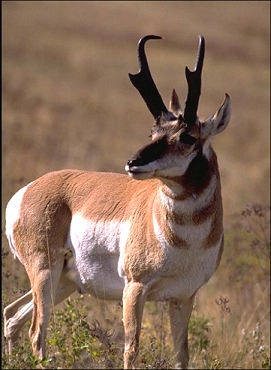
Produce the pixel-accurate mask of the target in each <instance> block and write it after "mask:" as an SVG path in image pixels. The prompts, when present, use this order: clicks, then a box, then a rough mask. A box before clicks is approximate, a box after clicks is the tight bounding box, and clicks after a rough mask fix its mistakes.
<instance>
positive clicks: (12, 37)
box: [2, 1, 270, 369]
mask: <svg viewBox="0 0 271 370" xmlns="http://www.w3.org/2000/svg"><path fill="white" fill-rule="evenodd" d="M269 14H270V3H269V2H267V1H240V2H239V1H213V2H209V1H208V2H207V1H176V2H173V1H159V2H158V1H148V2H146V1H137V2H134V1H131V2H128V1H110V2H109V1H103V2H99V1H71V2H70V1H36V2H35V1H29V2H28V1H11V2H9V1H3V2H2V22H3V23H2V51H3V54H2V219H3V220H4V212H5V207H6V204H7V202H8V200H9V199H10V197H11V196H12V195H13V194H14V193H15V192H16V191H17V190H18V189H19V188H20V187H22V186H23V185H25V184H27V183H28V182H30V181H32V180H34V179H36V178H37V177H39V176H41V175H43V174H44V173H46V172H49V171H53V170H57V169H64V168H78V169H86V170H98V171H110V172H120V173H124V172H125V171H124V165H125V163H126V160H127V159H128V158H129V157H130V156H131V155H132V154H133V153H134V152H135V151H136V150H137V149H139V148H140V147H142V145H144V144H145V143H146V142H147V141H148V135H149V132H150V129H151V126H152V124H153V118H152V116H151V115H150V113H149V112H148V110H147V108H146V106H145V104H144V102H143V101H142V99H141V97H140V96H139V94H138V92H137V91H136V90H135V89H134V87H133V86H132V84H131V83H130V80H129V78H128V73H129V72H131V73H136V72H137V71H138V62H137V50H136V47H137V42H138V40H139V38H141V37H142V36H143V35H145V34H157V35H161V36H163V38H164V39H163V40H160V41H153V42H150V43H148V45H147V55H148V60H149V65H150V69H151V71H152V75H153V78H154V80H155V82H156V84H157V86H158V88H159V90H160V92H161V95H162V96H163V98H164V101H165V102H167V101H169V98H170V95H171V91H172V88H175V89H176V90H177V92H178V94H179V96H180V98H181V101H182V102H183V103H184V100H185V97H186V93H187V85H186V80H185V75H184V68H185V66H186V65H187V66H188V67H189V68H190V69H191V68H193V66H194V62H195V57H196V51H197V45H198V37H197V36H198V35H199V34H202V35H204V37H205V40H206V56H205V64H204V69H203V87H202V96H201V100H200V105H199V113H200V116H202V117H203V118H207V117H209V116H210V115H211V114H213V113H214V112H215V111H216V110H217V109H218V107H219V106H220V104H221V103H222V101H223V99H224V93H225V92H227V93H229V94H230V95H231V97H232V101H233V114H232V119H231V122H230V124H229V126H228V128H227V129H226V130H225V132H223V134H221V135H219V137H217V139H216V140H215V141H214V144H213V145H214V148H215V150H216V152H217V155H218V160H219V165H220V171H221V177H222V189H223V200H224V209H225V235H226V245H225V253H224V256H223V258H222V262H221V265H220V267H219V269H218V271H217V272H216V273H215V275H214V276H213V278H212V279H211V280H210V282H208V284H206V285H205V286H204V287H203V288H202V289H201V290H200V292H199V294H198V297H197V300H196V304H195V309H194V312H193V317H192V320H191V325H190V352H191V367H194V368H205V369H208V368H209V369H210V368H215V369H219V368H228V369H232V368H234V369H254V368H270V363H269V358H270V340H269V337H270V330H269V324H270V320H269V316H270V310H269V276H270V274H269V247H270V239H269V211H270V208H269V202H270V199H269V185H270V180H269V176H270V172H269V166H270V162H269V156H270V145H269V144H270V108H269V107H270V106H269V102H270V59H269V58H270V47H269V44H270V17H269ZM2 230H3V233H2V257H3V258H2V292H3V299H2V302H3V304H4V305H5V304H7V303H9V302H11V301H12V300H13V299H15V297H18V296H20V295H21V293H22V292H23V291H24V290H26V289H28V280H27V278H26V275H25V273H24V269H23V267H22V266H20V264H19V262H18V261H15V262H14V261H13V260H12V257H11V256H10V253H9V254H8V245H7V241H6V238H5V235H4V223H3V225H2ZM166 310H167V308H166V306H165V305H164V304H162V303H161V304H157V305H152V304H149V305H147V310H146V313H145V316H144V321H143V331H142V341H141V342H142V344H141V345H142V350H141V354H140V356H139V359H138V363H137V365H138V367H139V368H170V366H171V365H172V363H174V361H173V359H172V356H173V350H172V344H171V339H170V335H169V333H168V321H167V317H166ZM61 312H63V314H61ZM80 315H81V316H80ZM85 316H88V322H89V323H91V322H93V321H94V320H95V319H97V320H99V322H100V324H101V326H102V328H103V329H101V330H100V331H99V328H98V329H97V328H96V332H95V328H92V329H91V330H89V331H88V332H87V331H86V330H85V329H84V330H85V331H84V330H83V327H81V329H80V330H79V329H78V328H77V327H74V325H75V322H77V321H78V320H74V319H75V318H76V319H78V317H80V318H81V319H80V320H79V321H80V322H83V323H85V321H84V318H85ZM54 317H55V320H54V322H52V323H51V326H50V328H49V332H48V338H49V339H48V341H49V343H48V347H49V348H51V352H49V355H51V357H52V359H51V361H52V362H51V363H48V364H47V366H48V367H50V366H51V368H85V367H86V366H88V367H89V368H91V367H93V368H95V367H96V368H108V367H113V368H117V367H118V368H119V367H121V366H122V365H121V364H122V363H121V361H120V359H121V350H122V335H121V333H122V328H121V308H120V307H119V306H118V305H116V304H112V305H111V304H107V303H105V302H97V301H95V300H94V299H93V298H90V297H85V298H84V300H82V299H81V297H78V295H75V297H74V300H71V301H68V303H66V304H62V311H56V312H55V315H54ZM65 323H66V325H68V326H69V328H71V329H70V330H71V332H72V333H73V334H71V336H69V338H67V335H66V334H65V333H66V332H65V330H67V329H65ZM27 329H28V328H27V327H26V328H25V329H24V331H23V332H22V342H23V343H24V344H23V347H21V348H19V349H18V352H17V354H15V355H14V358H13V359H12V361H11V362H10V363H8V362H7V358H6V356H5V355H4V357H3V363H2V367H4V368H14V369H15V368H17V369H18V368H29V367H34V366H35V361H34V359H32V358H31V355H30V353H31V351H30V347H29V344H28V340H27ZM57 330H58V333H59V335H58V337H57V336H56V332H57ZM77 330H78V333H77ZM103 330H104V331H103ZM105 330H112V332H113V331H114V335H113V336H112V337H111V340H112V342H113V344H114V348H113V349H112V344H111V347H110V346H109V347H110V349H108V348H109V347H108V346H106V344H105V340H104V341H103V340H102V339H101V338H103V336H102V335H101V333H103V334H105ZM97 332H99V333H100V334H99V335H98V334H97ZM69 333H70V332H69ZM75 333H76V335H75ZM80 333H81V334H80ZM90 333H91V334H92V336H91V335H90ZM95 333H96V334H95ZM84 335H85V336H84ZM95 335H96V336H95ZM65 337H66V341H65ZM90 338H91V339H90ZM73 340H74V341H73ZM86 342H88V346H86V344H84V343H86ZM75 343H77V347H76V348H77V352H76V353H75V352H74V351H75ZM78 343H79V344H80V343H81V344H80V345H81V347H80V345H79V344H78ZM3 348H4V346H3ZM63 348H65V349H66V351H63ZM27 349H29V352H27V351H28V350H27ZM20 351H21V352H20ZM64 352H65V353H64ZM91 361H93V362H91ZM50 364H51V365H50Z"/></svg>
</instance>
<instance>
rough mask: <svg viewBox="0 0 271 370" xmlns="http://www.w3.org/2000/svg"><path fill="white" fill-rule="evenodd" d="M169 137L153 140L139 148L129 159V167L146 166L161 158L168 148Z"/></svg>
mask: <svg viewBox="0 0 271 370" xmlns="http://www.w3.org/2000/svg"><path fill="white" fill-rule="evenodd" d="M167 147H168V144H167V138H166V136H163V137H162V138H160V139H158V140H155V141H153V142H152V143H150V144H147V145H145V146H144V147H143V148H141V149H139V150H138V151H137V152H136V153H135V154H134V155H133V156H132V157H131V158H130V159H129V160H128V161H127V165H128V166H129V167H134V166H136V167H140V166H145V165H146V164H148V163H151V162H153V161H155V160H157V159H159V158H160V157H161V156H162V155H163V154H164V153H165V151H166V150H167Z"/></svg>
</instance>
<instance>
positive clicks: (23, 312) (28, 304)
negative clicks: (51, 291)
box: [3, 290, 33, 355]
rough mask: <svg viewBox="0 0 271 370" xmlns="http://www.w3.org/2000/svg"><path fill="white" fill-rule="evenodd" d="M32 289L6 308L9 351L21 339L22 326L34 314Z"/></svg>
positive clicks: (5, 321)
mask: <svg viewBox="0 0 271 370" xmlns="http://www.w3.org/2000/svg"><path fill="white" fill-rule="evenodd" d="M32 307H33V302H32V290H30V291H29V292H27V293H26V294H25V295H23V296H22V297H20V298H19V299H17V300H16V301H15V302H13V303H11V304H10V305H8V306H7V307H5V309H4V313H3V316H4V337H5V338H6V340H7V343H8V353H9V355H10V354H11V350H12V347H13V345H14V344H16V343H17V341H18V339H19V332H20V330H21V327H22V326H23V325H24V324H25V323H26V322H27V321H28V320H30V319H31V316H32Z"/></svg>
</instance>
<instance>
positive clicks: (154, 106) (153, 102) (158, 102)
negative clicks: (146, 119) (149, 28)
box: [129, 35, 168, 119]
mask: <svg viewBox="0 0 271 370" xmlns="http://www.w3.org/2000/svg"><path fill="white" fill-rule="evenodd" d="M150 39H162V37H161V36H155V35H147V36H144V37H142V39H140V40H139V42H138V60H139V72H138V73H137V74H131V73H129V77H130V80H131V82H132V84H133V85H134V86H135V88H136V89H137V90H138V91H139V93H140V95H141V96H142V98H143V99H144V101H145V103H146V104H147V107H148V108H149V111H150V112H151V114H152V115H153V117H154V118H155V119H157V118H158V117H159V116H161V113H162V112H165V113H167V112H168V110H167V108H166V106H165V104H164V103H163V100H162V98H161V95H160V94H159V91H158V90H157V87H156V85H155V83H154V81H153V79H152V76H151V73H150V70H149V66H148V61H147V57H146V54H145V49H144V46H145V43H146V41H148V40H150Z"/></svg>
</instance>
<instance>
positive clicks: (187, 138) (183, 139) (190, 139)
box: [180, 132, 197, 145]
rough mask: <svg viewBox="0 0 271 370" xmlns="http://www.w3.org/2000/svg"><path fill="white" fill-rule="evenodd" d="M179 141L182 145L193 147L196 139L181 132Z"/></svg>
mask: <svg viewBox="0 0 271 370" xmlns="http://www.w3.org/2000/svg"><path fill="white" fill-rule="evenodd" d="M180 141H181V142H182V143H183V144H187V145H193V144H195V142H196V141H197V139H196V138H195V137H193V136H191V135H189V134H188V133H186V132H183V133H182V134H181V136H180Z"/></svg>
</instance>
